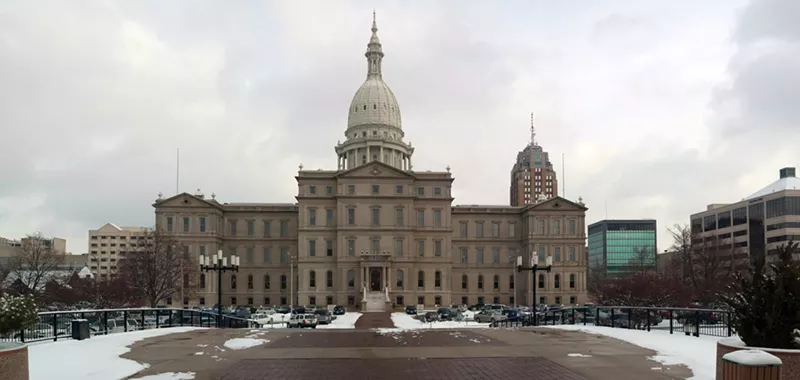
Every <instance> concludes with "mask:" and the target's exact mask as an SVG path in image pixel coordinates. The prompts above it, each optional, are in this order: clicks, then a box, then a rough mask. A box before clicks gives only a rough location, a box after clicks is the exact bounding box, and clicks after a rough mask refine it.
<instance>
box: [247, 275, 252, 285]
mask: <svg viewBox="0 0 800 380" xmlns="http://www.w3.org/2000/svg"><path fill="white" fill-rule="evenodd" d="M247 289H253V275H252V274H248V275H247Z"/></svg>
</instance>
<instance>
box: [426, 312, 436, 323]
mask: <svg viewBox="0 0 800 380" xmlns="http://www.w3.org/2000/svg"><path fill="white" fill-rule="evenodd" d="M422 320H423V322H436V321H438V320H439V313H437V312H435V311H429V312H427V313H425V315H423V316H422Z"/></svg>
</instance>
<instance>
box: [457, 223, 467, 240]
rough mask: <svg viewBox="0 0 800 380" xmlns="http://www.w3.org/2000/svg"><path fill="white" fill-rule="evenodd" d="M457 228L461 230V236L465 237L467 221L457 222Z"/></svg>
mask: <svg viewBox="0 0 800 380" xmlns="http://www.w3.org/2000/svg"><path fill="white" fill-rule="evenodd" d="M458 230H459V231H461V237H463V238H465V237H467V222H458Z"/></svg>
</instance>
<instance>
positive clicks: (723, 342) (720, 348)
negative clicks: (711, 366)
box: [717, 338, 800, 380]
mask: <svg viewBox="0 0 800 380" xmlns="http://www.w3.org/2000/svg"><path fill="white" fill-rule="evenodd" d="M750 349H757V350H762V351H766V352H769V353H770V354H772V355H775V356H777V357H778V358H779V359H781V361H782V362H783V365H782V366H781V379H782V380H800V350H783V349H775V348H761V347H747V346H745V345H744V342H742V340H741V339H739V338H725V339H720V340H719V341H718V342H717V380H720V379H722V356H724V355H725V354H727V353H729V352H734V351H739V350H750Z"/></svg>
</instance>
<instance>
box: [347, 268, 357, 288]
mask: <svg viewBox="0 0 800 380" xmlns="http://www.w3.org/2000/svg"><path fill="white" fill-rule="evenodd" d="M354 286H356V271H354V270H352V269H350V270H349V271H347V287H350V288H352V287H354Z"/></svg>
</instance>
